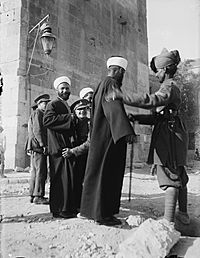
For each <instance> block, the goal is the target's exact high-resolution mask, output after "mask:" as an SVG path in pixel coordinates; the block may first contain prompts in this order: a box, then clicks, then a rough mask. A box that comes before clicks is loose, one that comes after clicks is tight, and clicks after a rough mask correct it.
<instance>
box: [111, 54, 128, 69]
mask: <svg viewBox="0 0 200 258" xmlns="http://www.w3.org/2000/svg"><path fill="white" fill-rule="evenodd" d="M111 65H117V66H120V67H122V68H124V70H126V68H127V65H128V61H127V60H126V59H125V58H123V57H120V56H113V57H110V58H108V60H107V68H109V67H110V66H111Z"/></svg>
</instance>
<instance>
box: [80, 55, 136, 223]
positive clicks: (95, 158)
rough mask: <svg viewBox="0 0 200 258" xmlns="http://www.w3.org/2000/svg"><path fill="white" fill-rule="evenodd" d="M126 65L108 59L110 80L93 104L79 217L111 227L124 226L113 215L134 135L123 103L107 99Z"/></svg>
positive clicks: (118, 85) (121, 60)
mask: <svg viewBox="0 0 200 258" xmlns="http://www.w3.org/2000/svg"><path fill="white" fill-rule="evenodd" d="M127 63H128V62H127V60H126V59H124V58H123V57H118V56H117V57H111V58H109V59H108V61H107V68H108V76H106V78H105V79H104V80H103V81H102V82H101V83H100V84H99V85H98V87H97V88H96V90H95V92H94V96H93V102H92V121H91V139H90V147H89V153H88V159H87V166H86V171H85V178H84V184H83V193H82V200H81V208H80V216H82V217H86V218H88V219H93V220H95V221H96V222H97V223H98V224H102V225H108V226H111V225H118V224H121V221H120V220H119V219H117V218H116V217H114V215H115V214H117V213H118V212H119V207H120V197H121V189H122V183H123V177H124V170H125V163H126V145H127V141H129V140H130V138H131V139H133V137H134V135H135V134H134V131H133V128H132V127H131V124H130V122H129V119H128V117H127V115H126V112H125V109H124V106H123V104H122V102H121V101H115V102H114V101H113V102H107V101H106V99H105V96H106V94H107V92H109V91H112V88H113V87H114V88H118V89H120V88H121V86H122V80H123V76H124V73H125V70H126V67H127ZM130 136H131V137H130Z"/></svg>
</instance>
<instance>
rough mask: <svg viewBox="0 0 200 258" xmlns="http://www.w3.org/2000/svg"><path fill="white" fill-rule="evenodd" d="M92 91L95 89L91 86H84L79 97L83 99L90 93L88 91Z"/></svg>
mask: <svg viewBox="0 0 200 258" xmlns="http://www.w3.org/2000/svg"><path fill="white" fill-rule="evenodd" d="M90 92H91V93H93V92H94V90H93V89H92V88H90V87H86V88H83V89H82V90H81V91H80V92H79V97H80V98H81V99H83V98H84V97H85V95H86V94H88V93H90Z"/></svg>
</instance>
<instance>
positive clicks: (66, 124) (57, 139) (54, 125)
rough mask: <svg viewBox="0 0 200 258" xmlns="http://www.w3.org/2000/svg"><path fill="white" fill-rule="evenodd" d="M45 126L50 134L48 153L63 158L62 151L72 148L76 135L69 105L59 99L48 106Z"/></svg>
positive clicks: (45, 114)
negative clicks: (73, 137) (72, 140)
mask: <svg viewBox="0 0 200 258" xmlns="http://www.w3.org/2000/svg"><path fill="white" fill-rule="evenodd" d="M43 121H44V126H45V127H46V128H47V134H48V152H49V154H51V155H55V154H59V155H60V156H62V149H63V148H66V147H69V148H71V147H72V144H71V137H72V136H73V134H74V129H73V124H72V117H71V111H70V108H69V107H68V104H67V103H66V102H64V101H62V100H61V99H60V98H57V99H55V100H53V101H50V102H49V103H48V104H47V107H46V110H45V113H44V119H43Z"/></svg>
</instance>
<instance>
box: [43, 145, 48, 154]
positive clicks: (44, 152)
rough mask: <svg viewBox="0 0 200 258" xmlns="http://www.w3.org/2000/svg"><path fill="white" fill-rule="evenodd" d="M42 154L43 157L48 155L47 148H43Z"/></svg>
mask: <svg viewBox="0 0 200 258" xmlns="http://www.w3.org/2000/svg"><path fill="white" fill-rule="evenodd" d="M43 154H44V155H47V154H48V150H47V147H43Z"/></svg>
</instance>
